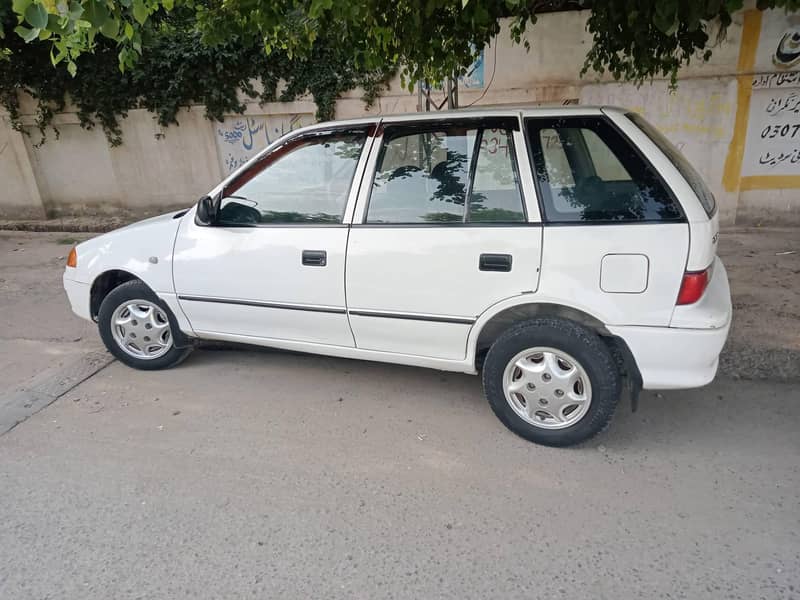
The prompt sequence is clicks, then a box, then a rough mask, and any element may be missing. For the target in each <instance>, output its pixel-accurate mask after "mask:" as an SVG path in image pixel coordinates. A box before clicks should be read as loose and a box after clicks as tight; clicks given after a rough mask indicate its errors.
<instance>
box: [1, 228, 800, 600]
mask: <svg viewBox="0 0 800 600" xmlns="http://www.w3.org/2000/svg"><path fill="white" fill-rule="evenodd" d="M39 239H41V240H46V241H48V243H49V244H50V245H46V244H42V243H38V245H36V244H34V246H35V247H34V248H31V249H30V250H29V251H30V252H31V253H32V254H36V255H37V256H39V257H40V259H41V260H43V261H45V262H44V263H42V264H41V265H39V266H38V267H36V268H37V269H39V270H40V272H41V280H43V281H44V282H45V283H42V284H41V285H42V286H45V284H46V283H47V281H48V278H53V277H54V276H55V275H54V273H56V272H57V270H58V269H57V268H56V267H55V266H48V265H51V262H52V264H53V265H55V264H56V260H55V259H56V258H57V256H53V257H50V254H56V253H59V254H64V253H65V252H64V251H63V249H59V244H57V240H55V241H54V240H49V239H48V238H39ZM15 243H16V242H15ZM32 254H30V255H28V256H32ZM51 258H52V260H51ZM14 260H17V259H16V258H15V259H14ZM47 261H51V262H47ZM34 262H35V261H34ZM31 265H32V266H31V267H30V268H34V266H35V265H33V263H31ZM2 267H3V270H2V271H0V279H5V280H6V285H8V282H9V281H12V280H13V282H18V281H20V280H22V281H23V283H24V282H25V281H27V280H25V279H24V277H27V275H26V274H25V273H26V272H27V270H26V269H22V270H19V271H14V270H13V269H11V270H9V269H7V268H6V267H7V264H4V265H2ZM14 268H16V267H14ZM12 271H13V272H12ZM9 273H10V274H9ZM20 278H22V279H20ZM37 281H38V280H37ZM26 286H27V284H19V285H18V284H17V283H13V286H11V287H9V288H8V289H10V290H11V293H9V294H6V295H4V296H3V297H0V308H3V309H4V310H3V312H4V314H5V318H6V323H7V325H8V326H7V328H6V330H5V335H6V337H4V338H0V342H2V344H3V345H2V346H1V347H2V349H3V356H2V361H3V362H2V364H3V365H6V367H5V369H6V370H5V371H4V373H5V375H6V378H5V379H4V382H5V384H6V387H5V388H3V387H2V386H0V397H5V398H7V397H10V396H9V394H10V391H9V390H12V388H13V389H14V390H17V391H18V390H19V389H25V388H26V386H29V385H30V381H31V377H33V378H34V379H35V378H36V377H39V378H41V377H43V376H45V375H47V373H48V372H51V373H63V372H64V370H65V369H69V368H70V364H71V363H70V362H69V360H73V359H74V358H75V357H76V356H79V355H80V353H87V352H90V351H92V350H94V348H95V344H96V337H95V334H94V332H93V331H92V330H91V329H85V328H83V325H82V324H80V322H79V321H75V322H70V321H68V314H66V313H64V312H63V310H62V309H63V306H61V304H59V303H63V302H64V300H63V298H62V297H60V296H59V295H58V293H56V292H52V295H50V296H47V295H48V294H51V292H50V290H49V289H48V288H46V287H44V288H41V289H40V288H37V287H36V286H33V291H32V292H31V293H32V294H34V296H32V297H31V299H30V301H28V300H26V297H27V296H26V294H27V292H26V291H25V290H26V289H27V287H26ZM37 290H39V291H37ZM43 294H44V296H47V297H44V296H43ZM4 303H5V304H4ZM31 307H33V308H31ZM28 310H34V312H35V311H39V312H40V314H39V316H38V317H37V316H36V315H35V314H34V315H33V316H32V317H31V318H30V319H29V320H28V321H26V322H28V323H32V325H31V326H30V327H31V330H32V331H33V332H34V333H35V335H31V336H29V337H31V339H26V338H25V337H24V336H22V332H21V331H18V330H17V329H15V328H16V327H17V323H19V322H20V321H21V320H22V321H24V319H23V318H22V317H20V318H12V317H13V316H14V315H15V314H16V313H17V312H20V311H21V312H26V311H28ZM61 322H63V323H66V325H64V329H63V331H65V332H66V333H67V334H68V335H61V334H59V335H52V336H51V338H50V341H49V342H48V340H47V339H44V337H43V336H45V335H46V334H47V335H49V333H48V332H52V331H58V332H60V331H62V330H61V329H59V327H60V325H59V323H61ZM37 327H38V329H37ZM73 327H74V328H77V329H71V328H73ZM68 336H74V337H75V338H77V337H80V338H81V340H80V341H78V342H69V341H68ZM26 340H27V341H26ZM26 344H27V346H26ZM70 344H71V345H70ZM51 346H52V347H54V348H56V349H60V350H59V352H60V353H54V354H51V355H47V354H46V351H47V349H48V348H49V347H51ZM18 347H21V348H23V349H24V351H25V352H28V355H29V356H30V357H31V358H30V360H31V361H34V362H35V365H34V366H35V369H33V367H30V368H28V369H27V370H25V369H22V368H21V367H20V368H19V370H15V369H14V368H13V367H10V366H7V365H11V364H12V360H18V359H14V358H13V356H11V355H9V354H8V353H9V349H10V351H11V353H12V354H13V355H14V356H15V354H14V349H15V348H18ZM32 348H34V349H38V351H34V350H32ZM67 348H68V349H67ZM65 356H66V357H67V358H68V359H69V360H67V359H66V358H64V357H65ZM21 362H23V363H24V362H25V361H21ZM33 370H35V371H36V373H32V371H33ZM4 390H5V391H4ZM0 416H1V415H0ZM799 432H800V385H797V384H777V383H769V382H745V381H735V380H732V379H721V380H719V381H717V382H716V383H715V384H713V385H712V386H710V387H707V388H705V389H702V390H696V391H691V392H672V393H664V394H659V395H657V394H652V393H649V394H645V395H644V397H643V398H642V402H641V406H640V410H639V412H637V413H635V414H631V413H630V412H629V411H628V410H627V407H623V406H621V407H620V410H619V411H618V414H617V415H616V418H615V420H614V421H613V423H612V425H611V428H610V429H609V430H608V431H607V432H605V433H604V434H602V435H601V436H599V437H598V438H596V439H595V440H593V441H592V442H590V443H588V444H586V445H584V446H582V447H578V448H573V449H566V450H557V449H550V448H544V447H540V446H535V445H533V444H530V443H528V442H526V441H524V440H522V439H520V438H517V437H516V436H514V435H513V434H511V433H510V432H508V431H507V430H505V429H504V428H503V426H502V425H501V424H500V423H499V421H497V419H496V418H495V417H494V415H493V414H492V412H491V410H490V409H489V407H488V405H487V404H486V403H485V401H484V400H483V398H482V396H481V392H480V387H479V382H478V379H477V378H474V377H470V376H466V375H457V374H448V373H439V372H434V371H426V370H422V369H414V368H409V367H400V366H391V365H379V364H373V363H362V362H355V361H346V360H340V359H331V358H324V357H314V356H306V355H297V354H288V353H280V352H268V351H252V350H217V351H212V350H206V351H199V352H195V353H194V354H193V355H192V356H191V357H190V358H189V359H188V360H187V361H186V362H185V363H184V364H183V365H181V366H180V367H179V368H177V369H174V370H172V371H164V372H155V373H143V372H136V371H133V370H130V369H128V368H126V367H124V366H122V365H121V364H119V363H116V362H114V363H111V364H110V365H108V366H106V367H104V368H101V369H100V370H99V371H98V372H96V373H95V374H94V375H93V376H91V377H90V378H89V379H87V380H86V381H84V382H83V383H81V384H79V385H77V387H74V388H72V389H71V390H70V391H68V392H67V393H66V394H64V395H62V396H61V397H59V398H58V399H57V400H55V402H53V403H52V404H50V405H49V406H48V407H47V408H44V409H43V410H41V411H40V412H38V413H36V414H34V415H33V416H31V417H30V418H29V419H27V420H26V421H24V422H22V423H20V424H19V425H17V426H16V427H14V428H13V429H12V430H11V431H9V432H8V433H6V434H4V435H2V436H0V599H2V600H6V599H8V600H28V599H37V600H38V599H45V598H47V599H53V598H66V599H80V600H84V599H104V600H105V599H110V598H113V599H115V600H117V599H128V598H130V599H134V598H147V599H151V598H152V599H162V598H164V599H172V598H191V599H205V598H208V599H215V600H216V599H218V600H238V599H244V598H259V599H271V598H276V599H284V598H286V599H305V598H325V599H328V598H364V599H377V598H415V599H419V598H421V599H427V598H457V599H464V598H479V599H486V598H525V599H530V598H544V599H560V598H564V599H570V600H571V599H576V598H593V599H594V598H608V599H627V598H643V599H652V598H687V599H692V600H696V599H703V598H714V599H716V598H742V599H747V600H751V599H756V598H765V599H770V600H772V599H789V598H795V599H796V598H800V460H798V459H800V433H799Z"/></svg>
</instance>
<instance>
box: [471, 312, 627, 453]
mask: <svg viewBox="0 0 800 600" xmlns="http://www.w3.org/2000/svg"><path fill="white" fill-rule="evenodd" d="M483 388H484V393H485V395H486V398H487V400H488V401H489V404H490V405H491V407H492V410H493V411H494V413H495V414H496V415H497V417H498V418H499V419H500V420H501V421H502V422H503V423H504V424H505V425H506V427H508V428H509V429H510V430H511V431H513V432H514V433H516V434H517V435H520V436H521V437H523V438H525V439H527V440H530V441H532V442H536V443H538V444H544V445H547V446H570V445H573V444H578V443H580V442H583V441H585V440H587V439H589V438H591V437H592V436H594V435H596V434H597V433H598V432H600V431H602V430H603V429H604V428H605V427H606V426H607V425H608V423H609V421H610V420H611V417H612V415H613V414H614V409H615V408H616V405H617V402H618V401H619V397H620V394H621V381H620V374H619V370H618V369H617V366H616V362H615V361H614V357H613V356H612V354H611V352H610V351H609V349H608V347H607V346H606V345H605V343H603V341H602V340H601V339H600V337H599V336H598V335H597V334H595V333H594V332H592V331H591V330H589V329H587V328H585V327H583V326H582V325H579V324H577V323H575V322H573V321H567V320H564V319H556V318H539V319H532V320H530V321H525V322H524V323H520V324H518V325H515V326H514V327H512V328H511V329H509V330H508V331H506V332H505V333H503V334H502V335H501V336H500V337H499V338H498V339H497V340H496V341H495V342H494V344H492V347H491V348H490V349H489V352H488V354H487V355H486V361H485V362H484V366H483Z"/></svg>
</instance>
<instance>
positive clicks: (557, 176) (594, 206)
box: [527, 117, 682, 222]
mask: <svg viewBox="0 0 800 600" xmlns="http://www.w3.org/2000/svg"><path fill="white" fill-rule="evenodd" d="M527 125H528V132H529V135H530V138H531V142H532V146H533V150H532V153H533V163H534V172H535V174H536V178H537V180H538V184H539V191H540V196H541V199H542V205H543V206H542V208H543V209H544V214H545V218H546V219H547V221H550V222H607V221H611V222H616V221H674V220H680V219H682V214H681V211H680V209H679V208H678V205H677V203H676V202H675V200H674V198H673V197H672V195H671V194H670V192H669V191H668V189H667V188H666V186H665V185H664V183H663V181H662V180H661V178H660V177H659V176H658V174H657V173H656V171H655V170H654V169H653V167H652V166H650V165H649V164H648V163H647V162H646V161H645V160H644V159H643V158H642V157H641V156H640V155H639V153H638V152H637V151H636V149H635V148H634V147H633V146H632V145H631V144H630V142H628V141H627V140H626V139H625V138H624V137H623V136H622V135H621V134H620V133H619V132H617V131H616V130H615V129H614V128H613V127H612V126H611V125H610V124H609V123H608V122H607V121H605V120H604V119H602V118H590V117H566V118H561V119H529V120H528V122H527Z"/></svg>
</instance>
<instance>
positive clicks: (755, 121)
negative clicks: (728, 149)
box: [741, 11, 800, 177]
mask: <svg viewBox="0 0 800 600" xmlns="http://www.w3.org/2000/svg"><path fill="white" fill-rule="evenodd" d="M754 63H755V64H754V67H755V68H756V69H758V70H760V71H762V72H760V73H757V74H756V75H754V76H753V78H752V81H751V84H750V99H749V106H748V107H747V134H746V138H745V139H746V143H745V148H744V157H743V159H742V166H741V177H750V176H773V175H774V176H786V175H789V176H798V175H800V71H798V70H792V69H797V68H798V67H800V28H798V26H797V24H795V23H792V22H791V19H789V18H788V17H787V15H786V14H785V13H783V14H781V13H778V12H772V11H770V12H769V13H765V14H764V17H763V19H762V22H761V27H760V28H759V31H758V45H757V48H756V55H755V57H754Z"/></svg>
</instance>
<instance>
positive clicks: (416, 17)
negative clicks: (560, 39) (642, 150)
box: [4, 0, 800, 87]
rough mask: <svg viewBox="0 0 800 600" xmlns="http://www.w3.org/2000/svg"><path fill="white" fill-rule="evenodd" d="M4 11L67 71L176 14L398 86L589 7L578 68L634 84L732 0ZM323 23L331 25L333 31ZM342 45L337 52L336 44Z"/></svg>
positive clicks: (694, 51) (131, 55)
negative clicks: (391, 77) (397, 73)
mask: <svg viewBox="0 0 800 600" xmlns="http://www.w3.org/2000/svg"><path fill="white" fill-rule="evenodd" d="M4 1H6V2H8V1H11V2H13V10H14V13H15V14H16V15H17V18H18V21H19V25H18V26H17V27H16V28H15V31H16V32H17V34H18V36H21V37H22V38H23V39H25V40H26V41H34V40H39V41H45V40H46V41H47V44H49V45H50V47H51V48H50V49H51V57H52V60H53V62H54V63H59V62H62V61H63V62H65V63H66V64H67V69H68V71H69V72H75V70H76V69H77V67H78V63H77V59H78V57H79V56H80V55H82V54H84V53H86V52H87V51H89V50H92V49H95V48H97V47H98V46H100V45H101V44H103V43H104V42H107V41H111V42H113V43H115V44H117V47H118V59H119V62H120V66H121V67H122V68H123V69H127V68H131V67H132V66H133V65H134V64H135V62H136V58H137V56H138V55H140V54H142V53H143V52H144V51H145V50H146V49H147V42H146V39H145V38H146V36H147V30H148V26H149V24H150V23H151V21H153V20H158V19H159V18H160V16H161V15H162V14H163V13H165V12H167V13H168V12H170V11H173V10H174V9H175V7H176V6H181V7H183V8H184V9H185V10H188V11H191V12H192V13H193V14H194V16H195V18H196V21H197V24H198V26H199V29H200V31H201V32H202V34H203V40H204V41H205V42H207V43H210V44H212V45H213V44H224V43H228V41H229V40H232V39H238V40H253V41H254V42H256V41H257V43H258V44H259V45H263V47H264V49H265V50H266V53H267V54H270V55H271V54H273V53H276V52H277V53H278V54H282V55H283V56H285V57H286V58H287V59H289V60H292V59H294V58H295V57H298V56H302V57H306V58H308V57H313V56H314V54H315V52H317V54H318V51H319V46H318V45H317V40H319V39H321V38H326V37H327V38H328V39H331V40H333V35H331V31H330V30H331V28H333V29H334V30H335V31H336V34H337V36H340V37H338V41H339V42H340V43H341V44H342V46H340V48H342V47H344V48H346V49H347V51H348V52H349V54H350V57H351V59H352V60H353V61H355V64H357V65H359V66H360V68H363V69H366V70H372V69H379V70H384V69H386V68H387V66H389V67H392V68H393V67H395V66H396V65H402V69H403V71H402V75H403V76H404V79H405V81H406V83H407V85H408V86H409V87H411V86H413V84H414V82H416V81H418V80H420V79H425V78H427V79H431V80H433V81H442V80H444V79H445V78H446V77H448V76H450V75H451V74H452V73H454V72H463V70H464V69H465V68H466V66H468V65H469V64H470V62H471V61H472V59H473V57H474V54H475V49H476V48H482V47H484V46H485V45H486V43H488V42H489V41H490V40H491V39H492V38H493V37H494V36H495V35H497V34H498V33H499V31H500V25H499V23H498V19H499V18H500V17H506V16H508V17H512V21H511V28H510V33H511V36H512V38H513V39H514V40H515V41H517V42H519V41H521V40H522V39H523V33H524V32H525V29H526V27H527V26H528V25H530V24H533V23H535V22H536V15H537V13H541V12H542V11H552V10H558V9H563V8H565V7H567V8H574V7H575V6H576V5H580V6H584V7H587V8H589V10H590V11H591V12H590V14H589V18H588V22H587V29H588V30H589V32H590V33H591V34H592V37H593V45H592V48H591V50H590V51H589V55H588V57H587V60H586V65H585V69H584V70H585V71H586V70H589V69H593V70H595V71H598V72H603V71H609V72H610V73H612V74H613V76H614V77H616V78H622V79H626V80H632V81H636V82H641V81H643V80H645V79H649V78H652V77H654V76H662V75H667V76H670V77H672V78H673V80H674V78H675V76H676V73H677V70H678V68H679V67H680V66H681V65H684V64H687V63H688V62H690V61H691V60H692V59H693V58H695V57H696V56H699V57H700V58H702V59H706V60H707V59H708V57H709V56H710V49H709V46H710V45H713V43H714V38H715V34H716V37H718V36H722V35H724V32H725V28H726V27H727V26H728V25H729V24H730V23H731V13H733V12H734V11H736V10H739V9H740V8H741V7H742V5H743V0H642V1H636V2H632V1H631V0H605V1H603V0H424V1H422V2H420V1H419V0H357V1H350V2H341V1H340V2H336V1H334V0H4ZM757 5H758V8H760V9H766V8H786V9H788V10H797V9H798V8H800V0H757ZM334 24H335V26H334ZM344 44H346V46H344Z"/></svg>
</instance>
